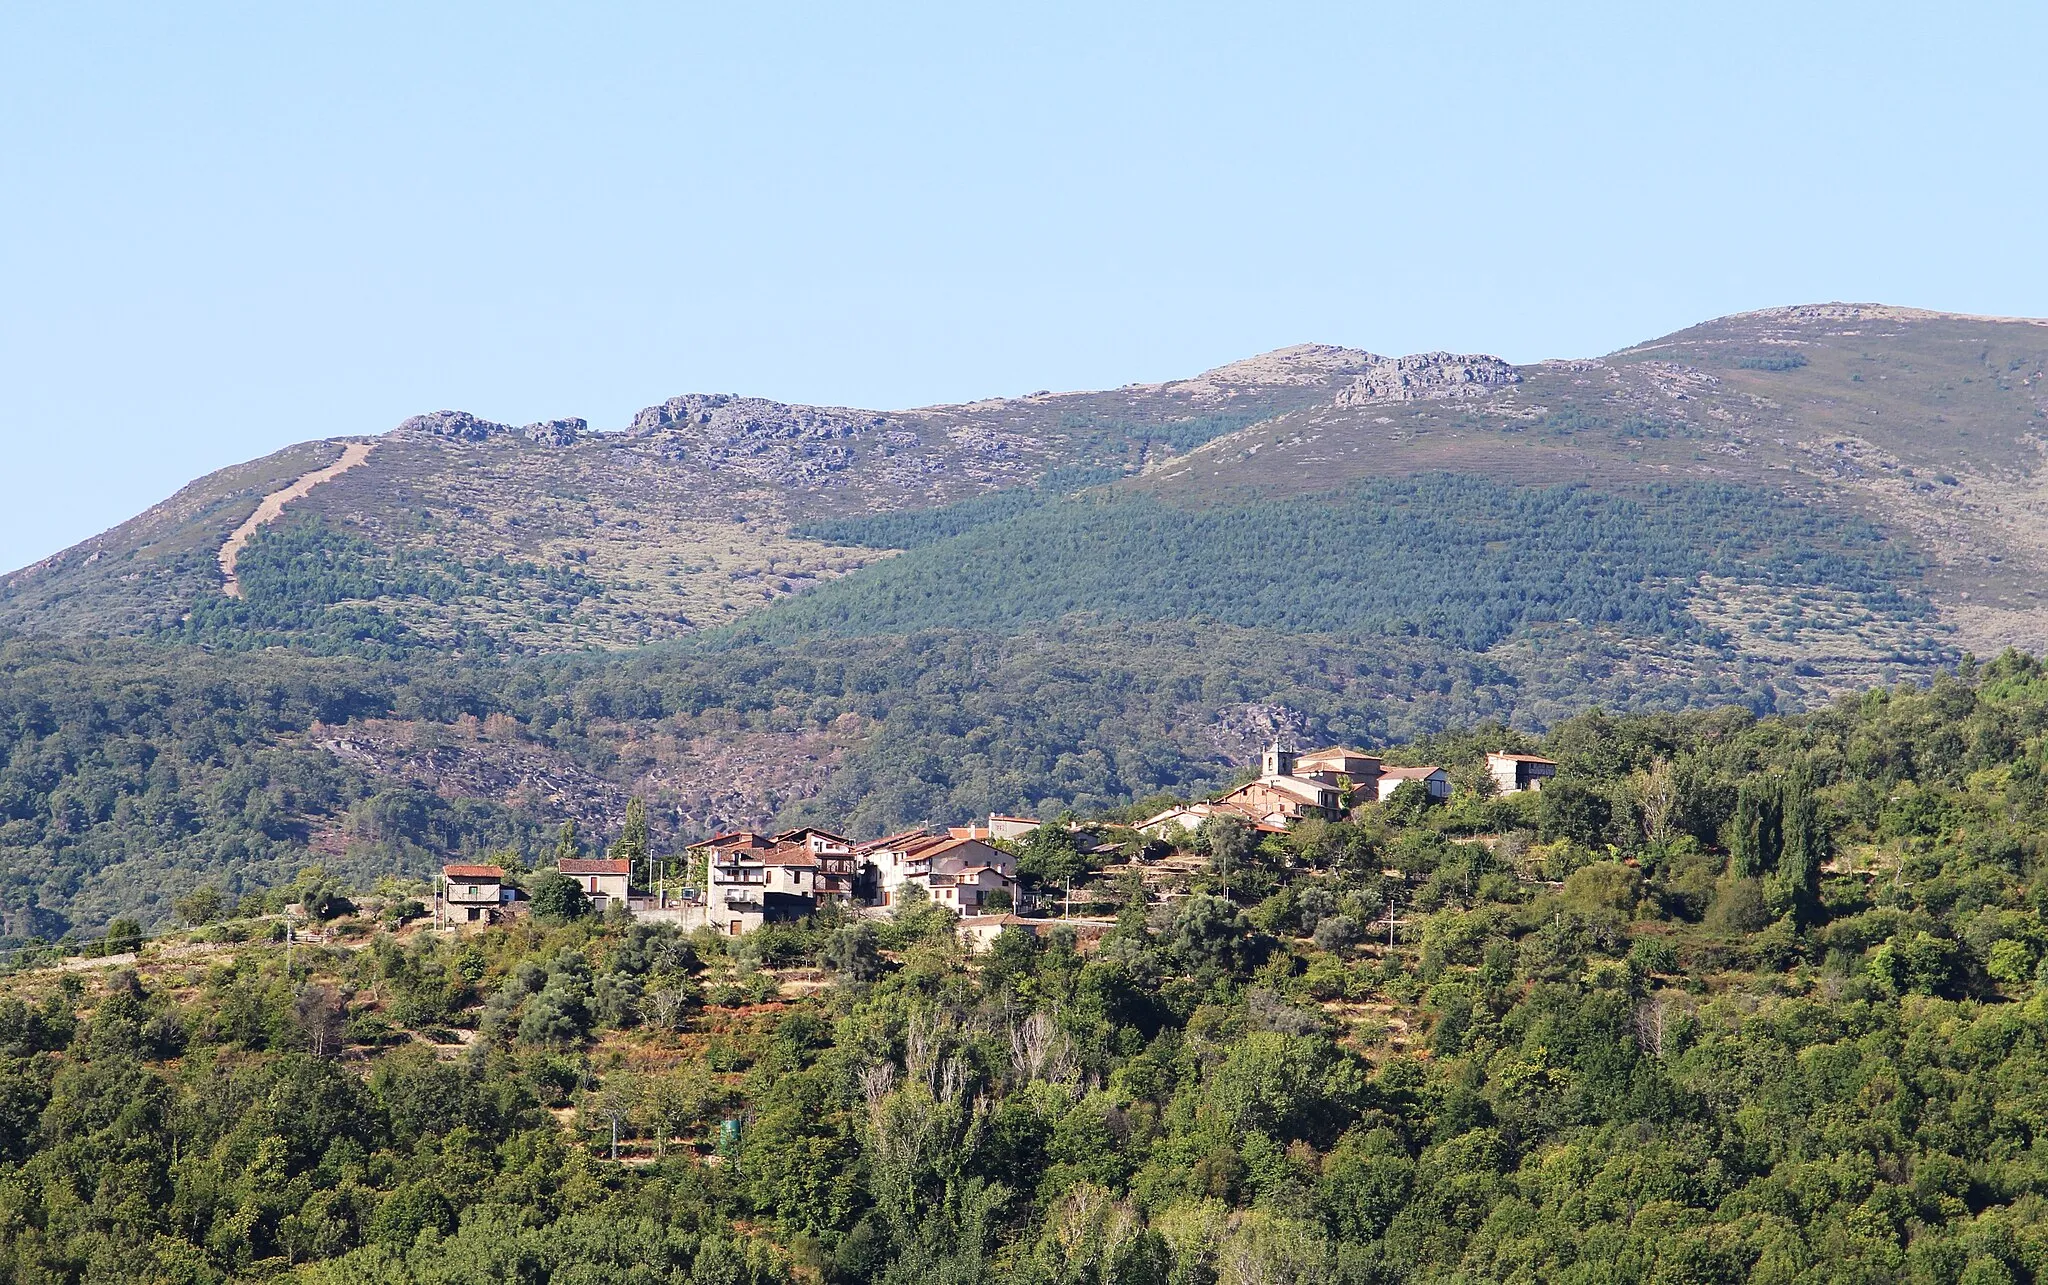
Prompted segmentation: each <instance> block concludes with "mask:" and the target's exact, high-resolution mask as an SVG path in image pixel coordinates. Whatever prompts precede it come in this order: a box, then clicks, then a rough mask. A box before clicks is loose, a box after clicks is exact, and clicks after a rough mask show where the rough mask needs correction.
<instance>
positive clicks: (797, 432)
mask: <svg viewBox="0 0 2048 1285" xmlns="http://www.w3.org/2000/svg"><path fill="white" fill-rule="evenodd" d="M2044 370H2048V327H2044V326H2043V325H2042V324H2041V323H2038V322H2033V321H2025V320H2008V319H1996V318H1975V317H1961V316H1955V315H1950V314H1943V313H1932V312H1921V311H1916V310H1909V309H1900V308H1892V307H1884V306H1877V305H1848V304H1829V305H1818V306H1807V307H1798V308H1784V309H1772V310H1767V311H1763V312H1755V313H1745V314H1741V315H1738V316H1734V317H1727V318H1722V319H1719V320H1716V321H1712V322H1708V323H1705V324H1703V325H1700V326H1696V327H1693V328H1691V329H1689V330H1685V331H1681V332H1679V333H1677V334H1674V335H1670V336H1667V337H1665V338H1662V339H1658V340H1654V341H1651V342H1648V343H1644V344H1640V345H1637V346H1635V347H1631V348H1628V349H1624V350H1622V351H1620V352H1617V353H1614V354H1610V355H1608V356H1606V357H1603V358H1598V359H1585V360H1568V361H1547V362H1540V363H1535V364H1531V365H1522V366H1515V365H1511V364H1509V363H1507V362H1504V361H1501V360H1499V359H1497V358H1493V357H1487V356H1483V355H1471V354H1450V353H1426V354H1420V355H1413V356H1406V357H1399V358H1390V357H1385V356H1380V355H1376V354H1372V353H1367V352H1362V351H1358V350H1355V349H1347V348H1339V347H1331V346H1327V345H1301V346H1298V347H1293V348H1286V349H1281V350H1279V351H1277V352H1273V353H1268V354H1265V355H1263V356H1259V357H1254V358H1251V359H1248V360H1245V361H1240V362H1235V363H1232V364H1230V365H1227V366H1222V367H1219V368H1217V369H1215V370H1211V371H1208V372H1205V373H1203V374H1200V375H1197V376H1195V377H1193V378H1190V379H1184V380H1177V381H1172V382H1168V383H1164V384H1134V385H1129V386H1126V387H1123V388H1119V389H1113V390H1108V391H1100V392H1072V393H1053V392H1038V393H1033V394H1030V395H1028V396H1024V397H1014V398H995V399H989V400H985V401H980V402H973V403H968V404H964V405H955V406H937V407H924V408H918V409H913V410H900V411H870V410H856V409H849V408H838V407H811V406H792V405H787V404H783V403H779V402H772V401H766V400H761V399H757V398H745V397H736V396H727V395H690V396H681V397H675V398H671V399H669V400H668V401H666V402H663V403H661V404H659V405H655V406H650V407H648V408H647V409H645V410H643V411H641V412H640V413H639V414H638V415H636V416H634V418H633V420H632V422H631V423H630V424H628V425H625V426H623V427H621V428H619V429H616V430H612V431H594V430H592V429H591V428H590V426H589V425H588V424H586V423H585V422H584V421H582V420H576V419H564V420H554V421H549V422H546V423H538V424H528V425H523V426H512V425H504V424H496V423H491V422H488V421H484V420H481V419H478V418H477V417H475V416H473V415H470V414H467V413H464V412H459V411H441V412H436V413H432V414H426V415H420V416H417V417H415V418H413V419H409V420H407V421H406V422H405V423H403V424H401V425H399V426H398V427H397V428H395V429H392V430H391V431H389V432H386V433H384V434H382V435H379V436H375V437H363V438H351V439H336V440H330V441H320V442H308V443H302V444H300V445H298V446H293V447H290V448H287V449H286V450H283V451H280V452H278V453H276V454H274V455H272V456H269V457H266V458H265V459H262V460H258V461H253V462H251V463H248V464H244V465H239V466H236V467H235V468H231V469H226V470H223V471H221V472H219V473H216V474H213V475H210V476H208V477H206V478H202V479H200V480H198V481H196V482H194V483H192V484H191V485H190V486H188V487H186V488H185V489H184V490H182V491H180V492H179V493H178V494H177V495H175V496H173V497H171V498H170V499H168V500H166V501H165V502H164V503H163V504H160V505H158V506H156V507H154V508H152V509H150V510H148V511H147V512H145V513H143V514H140V515H138V516H137V517H135V518H134V519H131V520H130V521H129V522H126V523H124V524H122V525H121V526H119V527H116V528H114V529H113V530H111V531H108V532H106V533H105V534H103V535H100V536H97V537H95V538H93V539H92V540H88V541H86V542H84V543H82V544H80V545H78V546H76V547H74V548H72V549H68V550H65V551H64V552H62V553H60V554H58V555H56V556H54V557H52V558H49V559H47V560H45V561H43V562H41V563H38V564H36V565H35V566H32V567H28V568H24V569H22V570H20V571H17V572H15V573H14V574H12V575H10V576H7V577H6V578H5V579H4V580H0V630H5V631H8V633H7V635H5V636H0V728H4V729H6V732H5V735H6V736H7V737H8V738H9V744H8V746H7V747H6V749H7V752H6V754H5V756H4V757H0V761H4V762H5V764H6V766H5V768H4V769H0V857H4V860H0V934H11V935H14V936H16V937H20V936H26V935H32V934H35V933H41V934H43V935H49V934H50V933H52V932H55V931H61V930H62V929H63V928H64V927H66V926H69V925H70V924H74V923H76V924H88V923H94V922H99V921H101V920H103V919H104V918H105V917H106V916H107V915H109V914H111V913H114V912H116V911H120V910H138V909H139V910H140V911H141V912H142V913H143V914H144V915H145V916H146V917H147V916H149V915H151V914H155V915H159V916H160V915H161V914H162V913H164V908H167V907H168V905H169V901H170V899H171V898H172V897H173V896H175V895H177V894H178V893H180V892H181V891H183V890H186V889H189V888H190V887H192V886H195V885H196V884H197V883H199V882H203V881H206V880H209V879H211V880H218V881H223V882H225V883H226V884H229V885H231V886H232V887H233V888H235V889H241V888H243V887H245V886H246V887H251V888H253V887H260V886H263V885H265V884H268V883H274V882H276V881H278V880H280V879H284V878H289V877H290V876H291V874H292V872H293V871H294V870H295V869H296V868H297V866H298V865H300V864H303V863H305V862H306V861H308V860H312V859H318V860H321V861H324V862H326V863H328V864H329V865H330V866H333V867H335V868H337V869H339V870H341V871H343V872H344V873H347V874H349V875H350V876H351V877H355V878H359V879H364V880H369V879H374V878H375V877H376V876H377V875H379V874H381V873H390V872H394V871H417V870H420V869H424V868H426V866H427V865H429V864H430V863H431V862H432V861H434V860H437V859H439V858H440V857H442V856H445V855H446V854H448V853H451V852H481V851H486V850H500V849H503V848H506V847H513V848H521V849H535V848H538V847H540V846H544V845H545V843H546V842H547V841H548V834H549V833H550V832H551V831H552V829H553V827H554V826H556V825H557V824H559V823H560V822H561V821H562V820H563V819H565V818H569V817H574V818H576V819H577V820H578V822H579V824H580V825H581V826H582V827H583V828H584V830H585V832H586V833H588V834H593V835H596V836H598V837H600V838H601V837H603V836H604V835H605V834H606V833H608V831H609V829H610V828H611V827H613V826H615V825H616V822H617V816H618V813H619V811H620V809H621V808H622V807H623V803H624V800H625V799H626V798H627V797H629V796H631V795H634V794H638V795H641V796H643V797H645V798H647V799H648V800H649V802H650V804H651V805H652V806H653V808H654V812H655V815H656V818H657V822H658V824H659V826H660V827H661V828H662V830H663V839H662V841H663V842H675V841H678V840H681V839H683V838H684V837H685V836H688V835H691V834H694V833H697V832H701V831H702V830H704V829H706V828H709V827H712V826H718V825H727V824H735V823H752V822H764V821H768V820H771V819H776V818H781V819H785V820H807V821H821V822H827V823H830V824H834V825H842V826H846V827H849V828H852V829H856V830H860V831H863V832H866V831H873V830H880V829H884V828H889V827H894V826H898V825H903V824H912V823H917V822H922V821H957V820H959V819H960V818H962V817H964V816H969V815H973V814H975V813H977V812H985V811H988V810H991V809H994V810H1002V811H1020V812H1021V811H1031V810H1057V809H1059V808H1062V807H1068V806H1075V807H1107V806H1113V805H1116V804H1119V803H1122V802H1127V801H1129V800H1132V799H1135V798H1143V797H1146V796H1150V795H1154V794H1159V793H1162V792H1186V791H1190V790H1200V789H1207V788H1213V787H1216V786H1219V785H1222V784H1225V783H1227V782H1228V781H1229V780H1230V779H1231V778H1232V777H1233V775H1234V774H1235V773H1236V772H1237V770H1238V769H1239V767H1241V766H1242V764H1243V763H1244V762H1245V761H1246V760H1247V758H1248V756H1249V755H1250V754H1251V752H1252V751H1253V749H1254V747H1255V746H1256V745H1257V744H1258V743H1260V742H1261V741H1263V740H1264V739H1266V738H1268V737H1270V736H1273V735H1284V736H1291V737H1298V738H1303V739H1318V740H1321V739H1329V740H1339V739H1341V740H1356V741H1369V742H1373V743H1385V742H1390V741H1399V740H1405V739H1409V738H1413V737H1416V736H1420V735H1424V734H1428V733H1431V732H1435V731H1438V730H1441V729H1444V728H1447V727H1453V726H1460V725H1465V726H1469V725H1473V724H1478V723H1482V722H1485V721H1487V720H1500V721H1501V722H1504V723H1511V724H1513V725H1514V726H1517V727H1521V728H1527V729H1541V728H1543V727H1547V726H1550V725H1553V724H1555V723H1556V722H1558V721H1559V720H1561V719H1564V718H1566V717H1568V716H1570V715H1571V714H1574V713H1576V712H1579V711H1581V710H1584V709H1586V708H1588V707H1590V706H1593V705H1602V706H1605V707H1607V708H1610V709H1630V710H1648V711H1656V710H1678V709H1683V708H1687V707H1700V706H1713V705H1724V704H1727V705H1736V706H1741V707H1744V708H1746V709H1748V710H1750V711H1753V712H1755V713H1769V712H1774V711H1790V710H1796V709H1802V708H1808V707H1811V706H1814V705H1816V704H1818V703H1821V702H1824V701H1826V700H1828V699H1831V698H1832V697H1834V696H1836V695H1839V694H1842V693H1846V692H1851V691H1855V690H1859V689H1862V688H1864V687H1867V686H1870V685H1873V684H1887V683H1893V682H1899V681H1911V680H1918V679H1922V678H1925V677H1927V676H1929V675H1931V674H1933V673H1935V672H1936V671H1938V670H1940V669H1942V668H1944V667H1946V666H1949V665H1951V664H1953V663H1954V662H1955V661H1956V660H1957V659H1958V658H1959V657H1960V656H1961V655H1962V654H1963V653H1964V652H1966V651H1974V652H1976V653H1978V654H1984V655H1988V654H1992V653H1995V652H1997V651H1999V650H2002V649H2003V648H2004V647H2006V646H2008V645H2017V646H2021V647H2024V648H2029V649H2033V650H2037V651H2039V650H2048V612H2044V611H2043V609H2042V607H2041V605H2040V600H2039V590H2038V588H2036V586H2037V585H2038V584H2039V583H2041V579H2042V572H2043V570H2044V569H2048V503H2044V502H2048V495H2044V493H2043V489H2042V477H2043V474H2042V463H2043V459H2042V452H2043V446H2044V442H2048V383H2044V378H2048V376H2044Z"/></svg>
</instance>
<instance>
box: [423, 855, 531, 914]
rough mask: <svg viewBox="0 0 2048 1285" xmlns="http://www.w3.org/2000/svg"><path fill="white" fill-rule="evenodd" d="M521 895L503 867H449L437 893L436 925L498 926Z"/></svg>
mask: <svg viewBox="0 0 2048 1285" xmlns="http://www.w3.org/2000/svg"><path fill="white" fill-rule="evenodd" d="M516 896H518V894H517V893H516V892H514V891H513V890H512V889H511V888H508V887H506V886H505V871H504V869H503V867H500V866H475V865H447V866H442V867H441V878H440V881H439V883H438V885H437V886H436V888H435V891H434V926H435V927H436V928H440V927H444V926H447V925H451V924H477V923H496V922H497V921H498V920H499V919H500V918H501V917H502V916H503V914H504V911H505V907H506V906H507V905H509V904H510V903H511V901H512V899H513V898H514V897H516Z"/></svg>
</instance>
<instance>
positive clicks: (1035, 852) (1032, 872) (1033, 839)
mask: <svg viewBox="0 0 2048 1285" xmlns="http://www.w3.org/2000/svg"><path fill="white" fill-rule="evenodd" d="M1022 844H1023V851H1022V852H1021V853H1020V854H1019V855H1018V857H1017V872H1018V873H1019V874H1024V875H1029V876H1030V877H1031V878H1033V879H1036V880H1038V881H1040V882H1041V883H1048V884H1062V885H1065V887H1066V889H1067V893H1068V895H1069V897H1071V896H1072V894H1073V890H1074V880H1076V879H1078V878H1080V877H1081V876H1082V875H1084V874H1086V873H1088V858H1087V857H1086V856H1084V855H1083V854H1082V852H1081V844H1080V841H1079V840H1078V839H1077V838H1076V837H1075V835H1074V833H1073V831H1071V830H1069V829H1067V827H1066V826H1064V825H1061V824H1059V823H1057V822H1051V821H1048V822H1047V823H1045V824H1044V825H1041V826H1038V827H1037V828H1036V829H1034V830H1032V831H1031V832H1030V833H1029V834H1027V835H1025V836H1024V838H1023V840H1022Z"/></svg>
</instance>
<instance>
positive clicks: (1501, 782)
mask: <svg viewBox="0 0 2048 1285" xmlns="http://www.w3.org/2000/svg"><path fill="white" fill-rule="evenodd" d="M1486 770H1487V771H1488V772H1489V773H1491V774H1492V775H1493V783H1494V786H1495V787H1496V788H1497V789H1498V790H1499V791H1500V792H1501V793H1502V794H1514V793H1517V792H1519V791H1522V790H1538V791H1540V790H1541V789H1542V788H1543V783H1544V782H1545V781H1547V780H1549V779H1550V778H1551V777H1553V776H1556V775H1557V760H1555V759H1547V758H1542V757H1540V756H1538V755H1535V754H1488V755H1487V756H1486Z"/></svg>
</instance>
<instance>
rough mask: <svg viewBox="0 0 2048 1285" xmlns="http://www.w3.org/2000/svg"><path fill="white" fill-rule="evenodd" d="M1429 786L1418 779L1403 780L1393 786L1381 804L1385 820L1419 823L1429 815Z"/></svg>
mask: <svg viewBox="0 0 2048 1285" xmlns="http://www.w3.org/2000/svg"><path fill="white" fill-rule="evenodd" d="M1430 802H1431V800H1430V797H1429V787H1428V786H1426V785H1424V784H1423V783H1422V782H1420V781H1403V782H1401V783H1400V784H1399V785H1397V786H1395V787H1394V792H1393V793H1392V794H1389V795H1388V796H1387V801H1386V803H1385V804H1383V805H1382V806H1383V808H1384V810H1385V812H1386V817H1387V820H1389V821H1391V822H1393V823H1394V824H1395V825H1419V824H1421V822H1422V819H1423V818H1424V817H1426V816H1428V815H1429V805H1430Z"/></svg>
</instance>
